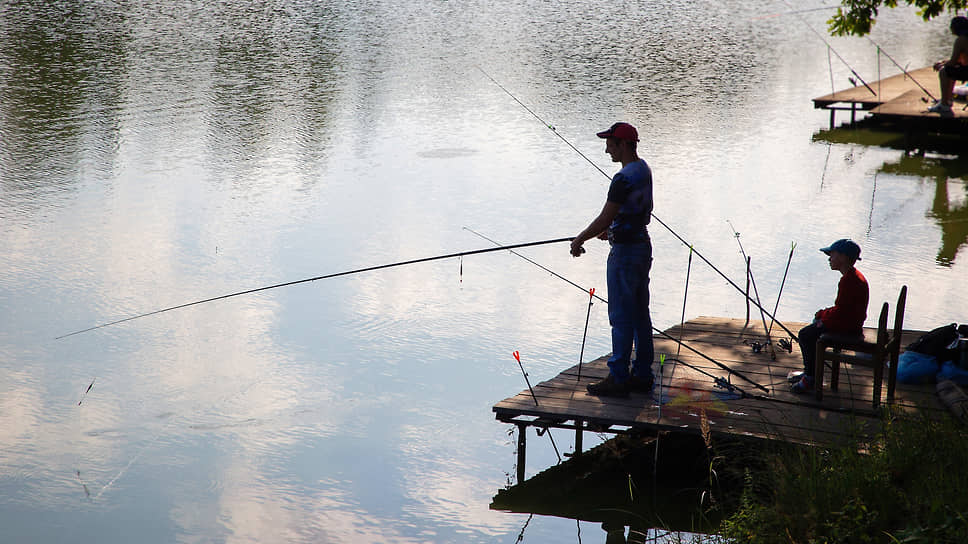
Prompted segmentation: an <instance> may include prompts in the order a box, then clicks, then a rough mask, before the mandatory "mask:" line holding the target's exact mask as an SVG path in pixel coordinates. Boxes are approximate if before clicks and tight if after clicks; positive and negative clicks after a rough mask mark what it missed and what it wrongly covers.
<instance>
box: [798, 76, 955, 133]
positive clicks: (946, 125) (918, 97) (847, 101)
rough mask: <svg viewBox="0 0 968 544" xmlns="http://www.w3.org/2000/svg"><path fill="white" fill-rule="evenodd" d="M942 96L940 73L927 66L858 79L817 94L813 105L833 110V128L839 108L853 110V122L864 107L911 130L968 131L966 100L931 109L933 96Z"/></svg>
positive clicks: (875, 117)
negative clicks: (949, 108)
mask: <svg viewBox="0 0 968 544" xmlns="http://www.w3.org/2000/svg"><path fill="white" fill-rule="evenodd" d="M868 87H869V88H868ZM922 87H923V88H922ZM940 97H941V90H940V88H939V86H938V73H937V72H935V71H934V69H933V68H932V67H930V66H926V67H924V68H918V69H917V70H909V71H907V73H900V74H897V75H894V76H890V77H887V78H884V79H881V80H878V81H874V82H868V83H867V86H864V85H862V84H859V82H858V85H857V86H855V87H851V88H849V89H843V90H840V91H836V92H834V93H831V94H827V95H824V96H821V97H818V98H814V99H813V106H814V108H818V109H826V110H829V111H830V128H834V124H835V117H836V113H837V112H838V111H844V112H850V121H851V124H853V123H854V122H855V121H856V117H857V112H858V111H861V112H869V113H870V115H871V117H872V118H874V119H876V120H877V121H879V122H885V123H890V124H893V125H897V126H899V127H901V128H903V129H908V130H923V131H934V132H965V131H968V111H966V110H965V109H964V107H965V105H966V104H965V102H963V101H955V105H954V107H953V108H952V112H951V113H950V114H945V115H941V114H938V113H934V112H929V111H928V108H929V107H931V105H932V103H933V100H934V99H937V98H940Z"/></svg>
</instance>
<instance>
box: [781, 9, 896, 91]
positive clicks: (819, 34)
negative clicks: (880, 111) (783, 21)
mask: <svg viewBox="0 0 968 544" xmlns="http://www.w3.org/2000/svg"><path fill="white" fill-rule="evenodd" d="M783 3H784V4H786V5H787V7H788V8H790V10H791V11H790V13H791V14H793V15H796V16H797V18H798V19H800V22H802V23H803V25H804V26H805V27H807V28H809V29H810V31H811V32H813V33H814V34H816V35H817V37H818V38H820V41H822V42H823V43H824V45H826V46H827V50H828V51H831V52H832V53H833V54H834V55H835V56H836V57H837V58H838V59H840V62H842V63H844V66H846V67H847V69H848V70H850V72H851V73H852V74H854V77H856V78H857V79H859V80H860V82H861V83H863V84H864V86H865V87H867V90H868V91H870V92H871V94H872V95H874V96H877V93H876V92H874V89H871V86H870V85H868V84H867V82H866V81H864V78H862V77H860V74H858V73H857V71H856V70H854V68H853V67H852V66H851V65H850V64H847V61H846V60H844V57H841V56H840V53H838V52H837V50H836V49H834V47H833V46H832V45H830V42H828V41H827V39H826V38H824V37H823V34H821V33H820V32H817V29H815V28H813V27H812V26H810V23H808V22H807V20H806V19H805V18H804V17H803V16H802V15H800V14H799V13H797V12H796V11H794V10H793V6H792V5H790V3H789V2H787V0H783Z"/></svg>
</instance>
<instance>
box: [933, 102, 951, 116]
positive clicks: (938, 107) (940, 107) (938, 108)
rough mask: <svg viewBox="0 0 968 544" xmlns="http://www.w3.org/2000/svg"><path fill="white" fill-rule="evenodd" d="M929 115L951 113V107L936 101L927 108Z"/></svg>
mask: <svg viewBox="0 0 968 544" xmlns="http://www.w3.org/2000/svg"><path fill="white" fill-rule="evenodd" d="M928 111H930V112H931V113H951V106H949V105H947V104H945V103H944V102H942V101H940V100H938V101H937V102H935V104H934V105H933V106H931V107H930V108H928Z"/></svg>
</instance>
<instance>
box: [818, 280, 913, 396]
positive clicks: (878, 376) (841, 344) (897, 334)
mask: <svg viewBox="0 0 968 544" xmlns="http://www.w3.org/2000/svg"><path fill="white" fill-rule="evenodd" d="M906 302H907V286H906V285H905V286H903V287H901V293H900V294H899V295H898V297H897V305H896V306H895V311H894V327H893V330H892V331H891V332H890V333H888V331H887V315H888V310H889V305H888V303H886V302H885V303H884V304H883V306H881V313H880V316H879V317H878V320H877V337H876V338H875V339H874V341H873V342H868V341H866V340H865V339H864V338H862V337H859V336H853V337H851V336H844V335H838V334H831V333H827V334H821V335H820V338H819V339H818V340H817V360H816V367H815V370H814V387H815V392H816V397H817V400H823V375H824V368H825V366H826V363H828V362H829V363H830V370H831V373H830V389H831V390H832V391H836V390H837V385H838V382H839V381H840V363H841V362H843V363H849V364H851V365H854V366H863V367H867V368H872V369H873V370H874V384H873V385H874V399H873V407H874V409H875V410H876V409H877V408H878V406H880V404H881V385H882V384H883V382H884V366H885V365H887V368H888V371H887V399H888V401H891V400H894V390H895V388H896V386H897V361H898V356H899V354H900V351H901V331H902V328H903V326H904V307H905V304H906Z"/></svg>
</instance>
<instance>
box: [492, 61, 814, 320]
mask: <svg viewBox="0 0 968 544" xmlns="http://www.w3.org/2000/svg"><path fill="white" fill-rule="evenodd" d="M477 69H478V70H480V71H481V73H482V74H484V76H485V77H487V79H489V80H491V82H492V83H494V84H495V85H497V86H498V87H499V88H500V89H501V90H502V91H504V93H505V94H507V95H508V96H510V97H511V98H512V99H513V100H514V101H515V102H517V103H518V104H520V105H521V107H523V108H524V109H525V110H526V111H527V112H528V113H530V114H531V116H532V117H534V118H535V119H537V120H538V122H540V123H541V124H542V125H544V126H545V127H547V128H548V129H549V130H551V131H552V132H553V133H554V134H555V136H557V137H558V138H559V139H560V140H561V141H562V142H564V143H565V144H567V145H568V147H570V148H571V149H572V150H573V151H574V152H575V153H578V155H579V156H580V157H581V158H583V159H585V161H586V162H588V164H590V165H592V166H593V167H594V168H595V169H596V170H598V171H599V172H600V173H601V174H602V175H603V176H605V178H606V179H608V180H611V179H612V177H611V176H609V175H608V173H607V172H605V171H604V170H602V169H601V167H599V166H598V165H597V164H595V163H594V162H593V161H592V160H591V159H590V158H588V156H587V155H585V154H584V153H582V152H581V150H579V149H578V148H577V147H575V146H574V145H573V144H572V143H571V142H569V141H568V140H567V139H566V138H565V137H564V136H562V135H561V134H560V133H559V132H558V130H557V129H555V127H554V125H551V124H549V123H547V122H546V121H545V120H544V119H542V118H541V117H540V116H538V114H537V113H535V112H534V110H532V109H531V108H529V107H528V106H527V105H525V104H524V102H521V101H520V100H518V98H517V97H516V96H514V94H512V93H511V91H509V90H508V89H507V88H505V87H504V85H501V84H500V83H499V82H498V81H497V80H496V79H494V78H493V77H491V75H490V74H489V73H487V71H485V70H484V68H482V67H480V66H478V67H477ZM650 215H651V217H652V219H654V220H655V221H656V222H658V223H659V224H660V225H662V226H663V227H665V229H666V230H667V231H669V233H670V234H672V235H673V236H675V238H676V239H677V240H679V241H680V242H682V244H683V245H685V246H686V247H688V248H689V249H690V251H692V252H693V253H695V255H696V257H699V258H700V259H701V260H702V261H703V262H704V263H706V264H707V265H708V266H709V267H710V268H712V269H713V271H715V272H716V273H717V274H719V275H720V276H721V277H722V278H723V279H724V280H726V281H727V282H728V283H729V284H730V285H732V286H733V288H734V289H736V290H737V291H739V292H740V293H742V294H743V296H745V297H746V299H747V300H749V301H750V302H751V303H752V304H754V305H755V306H756V307H757V308H759V309H760V310H762V311H763V313H764V314H765V315H766V316H767V317H769V318H770V319H771V320H773V321H774V322H775V323H776V324H777V325H779V326H780V328H782V329H783V330H784V331H786V332H787V334H789V335H790V337H791V338H794V339H796V338H797V335H796V334H795V333H794V332H793V331H791V330H790V329H789V328H787V327H786V325H784V324H783V323H781V322H780V321H779V320H778V319H776V317H775V316H774V315H773V314H772V313H770V312H769V311H768V310H767V309H766V308H763V307H762V306H761V305H760V303H759V301H756V300H753V299H752V298H751V297H750V296H749V294H748V293H746V291H745V290H744V289H743V288H742V287H740V286H739V285H738V284H737V283H736V282H735V281H733V280H732V279H730V277H729V276H727V275H726V274H725V273H723V271H722V270H720V269H719V268H718V267H716V265H714V264H713V263H712V261H710V260H709V259H707V258H706V257H705V255H703V254H702V253H700V252H699V250H697V249H695V246H694V245H693V244H690V243H689V242H687V241H686V239H685V238H683V237H682V236H681V235H679V233H678V232H676V231H675V230H673V228H672V227H670V226H669V225H668V224H666V222H665V221H663V220H662V219H659V217H658V216H656V215H655V212H650Z"/></svg>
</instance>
